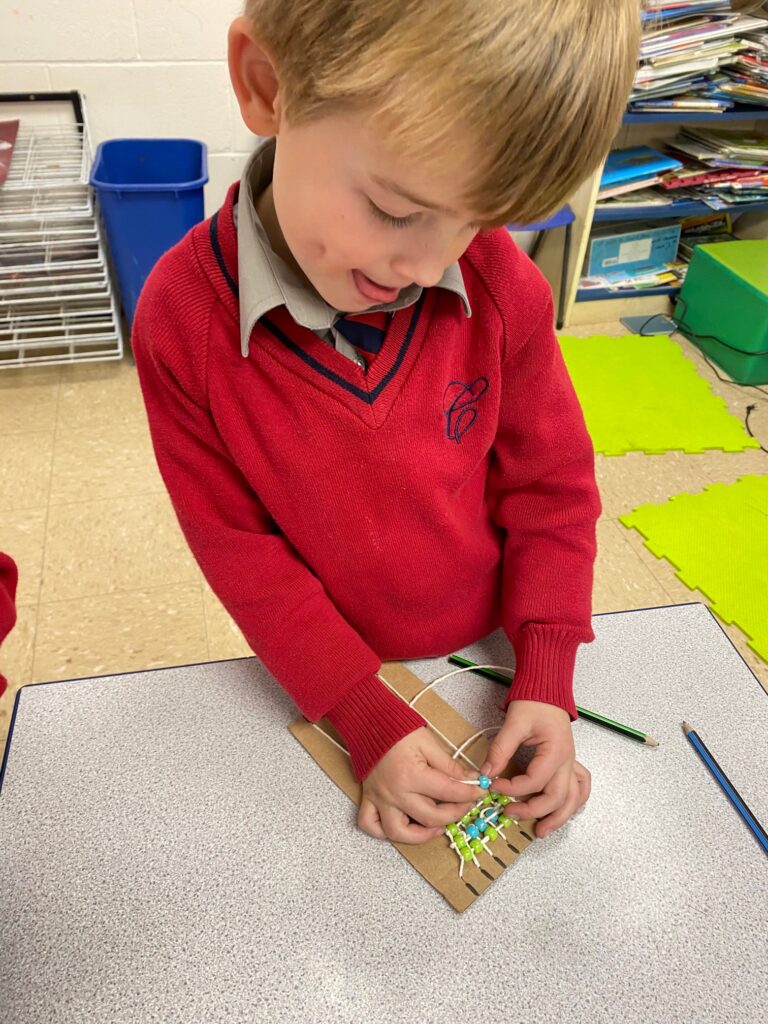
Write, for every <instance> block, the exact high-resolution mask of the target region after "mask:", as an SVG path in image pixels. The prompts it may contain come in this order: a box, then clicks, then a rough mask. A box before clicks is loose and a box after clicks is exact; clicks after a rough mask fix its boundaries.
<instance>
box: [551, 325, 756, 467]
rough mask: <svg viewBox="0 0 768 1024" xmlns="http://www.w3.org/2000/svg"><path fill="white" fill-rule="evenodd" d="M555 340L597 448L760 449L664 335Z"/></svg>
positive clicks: (617, 451)
mask: <svg viewBox="0 0 768 1024" xmlns="http://www.w3.org/2000/svg"><path fill="white" fill-rule="evenodd" d="M560 346H561V348H562V351H563V356H564V358H565V362H566V364H567V366H568V371H569V373H570V375H571V379H572V380H573V383H574V386H575V388H576V391H577V393H578V396H579V401H580V402H581V407H582V409H583V410H584V417H585V419H586V421H587V427H588V428H589V432H590V434H591V436H592V442H593V444H594V446H595V450H596V451H598V452H600V453H601V454H603V455H625V454H626V453H627V452H645V453H646V454H648V455H658V454H661V453H662V452H668V451H682V452H690V453H692V454H693V453H699V452H705V451H709V450H712V449H715V450H718V451H724V452H740V451H743V450H744V449H745V448H757V447H759V445H758V443H757V441H756V440H755V439H754V438H752V437H750V436H749V434H748V433H747V431H746V430H745V428H744V425H743V423H741V421H740V420H738V419H737V418H736V417H735V416H732V415H731V414H730V412H728V408H727V406H726V404H725V402H724V401H723V399H722V398H719V397H718V396H717V395H715V394H713V393H712V389H711V388H710V386H709V384H708V383H707V382H706V381H705V380H704V379H703V377H700V376H699V374H698V373H697V371H696V367H695V366H694V365H693V363H692V362H690V360H688V359H686V357H685V356H684V355H683V353H682V352H681V350H680V348H679V347H678V346H677V345H676V344H675V342H674V341H672V340H671V339H670V338H669V337H667V336H666V335H654V336H653V337H648V338H645V337H641V336H640V335H638V334H628V335H624V336H622V337H618V338H607V337H596V338H568V337H563V338H560Z"/></svg>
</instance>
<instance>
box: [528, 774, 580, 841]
mask: <svg viewBox="0 0 768 1024" xmlns="http://www.w3.org/2000/svg"><path fill="white" fill-rule="evenodd" d="M581 802H582V801H581V796H580V792H579V785H578V783H577V781H576V779H575V778H572V779H571V785H570V788H569V792H568V798H567V800H566V801H565V802H564V803H563V805H562V806H561V807H559V808H558V809H557V810H556V811H555V812H554V814H550V815H548V816H547V817H545V818H543V819H542V820H541V821H539V823H538V824H537V825H536V835H537V836H538V838H539V839H545V838H546V837H547V836H548V835H550V834H551V833H552V832H554V831H555V830H556V829H558V828H560V826H561V825H564V824H565V823H566V821H568V819H569V818H571V817H572V816H573V815H574V814H575V813H576V811H577V810H578V809H579V807H580V806H581Z"/></svg>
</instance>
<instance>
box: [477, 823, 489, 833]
mask: <svg viewBox="0 0 768 1024" xmlns="http://www.w3.org/2000/svg"><path fill="white" fill-rule="evenodd" d="M476 828H477V831H478V832H485V830H486V829H487V828H488V822H487V821H478V823H477V825H476Z"/></svg>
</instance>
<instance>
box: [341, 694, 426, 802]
mask: <svg viewBox="0 0 768 1024" xmlns="http://www.w3.org/2000/svg"><path fill="white" fill-rule="evenodd" d="M326 718H327V719H328V721H329V722H330V723H331V725H332V726H333V727H334V729H338V731H339V732H340V733H341V735H342V736H343V737H344V740H345V741H346V744H347V749H348V750H349V753H350V756H351V758H352V769H353V771H354V773H355V775H356V776H357V778H358V779H359V780H360V781H361V782H362V780H363V779H364V778H365V777H366V776H367V775H368V773H369V772H370V771H371V770H372V769H373V768H374V767H375V766H376V765H377V764H378V762H379V761H380V760H381V758H382V757H383V756H384V755H385V754H386V752H387V751H388V750H390V749H391V748H392V747H394V745H395V744H396V743H397V742H398V740H401V739H403V737H404V736H408V735H409V734H410V733H412V732H415V731H416V729H420V728H421V727H422V726H423V725H425V724H426V723H425V721H424V719H423V718H422V717H421V715H420V714H418V713H417V712H416V711H414V710H413V708H411V707H409V706H408V705H407V704H406V703H405V701H403V700H401V699H400V698H399V697H396V696H395V694H394V693H392V691H391V690H390V689H389V688H388V687H387V686H385V685H384V683H382V681H381V680H380V679H379V678H378V677H377V676H376V675H369V676H366V677H365V678H364V679H362V680H361V681H360V682H359V683H358V684H357V686H355V687H353V688H352V690H350V692H349V693H348V694H347V695H346V697H342V699H341V700H340V701H339V702H338V704H336V705H335V706H334V707H332V708H331V710H330V711H329V712H328V713H327V715H326Z"/></svg>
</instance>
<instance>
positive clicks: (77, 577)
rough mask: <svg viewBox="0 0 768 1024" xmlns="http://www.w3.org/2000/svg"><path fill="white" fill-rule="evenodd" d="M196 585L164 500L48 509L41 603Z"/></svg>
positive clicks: (150, 496)
mask: <svg viewBox="0 0 768 1024" xmlns="http://www.w3.org/2000/svg"><path fill="white" fill-rule="evenodd" d="M199 579H200V570H199V569H198V567H197V563H196V562H195V560H194V558H193V557H192V553H191V552H190V550H189V547H188V546H187V542H186V541H185V540H184V537H183V535H182V532H181V530H180V528H179V525H178V522H177V520H176V515H175V513H174V511H173V508H172V506H171V503H170V501H169V499H168V497H167V496H166V495H165V494H147V495H137V496H131V497H124V498H109V499H105V500H102V501H80V502H75V503H73V504H71V505H51V507H50V508H49V511H48V534H47V538H46V546H45V560H44V562H43V586H42V591H41V594H40V600H41V602H43V603H47V602H50V601H65V600H67V599H77V598H81V597H93V596H96V595H98V594H111V593H115V592H116V591H128V590H145V589H151V588H154V587H161V586H173V585H175V584H183V583H193V582H194V583H197V582H199Z"/></svg>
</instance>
